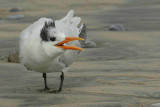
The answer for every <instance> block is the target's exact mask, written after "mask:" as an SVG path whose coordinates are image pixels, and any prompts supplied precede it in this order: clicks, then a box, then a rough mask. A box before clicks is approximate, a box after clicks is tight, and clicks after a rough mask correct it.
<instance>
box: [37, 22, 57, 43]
mask: <svg viewBox="0 0 160 107" xmlns="http://www.w3.org/2000/svg"><path fill="white" fill-rule="evenodd" d="M50 27H55V22H54V21H48V22H47V21H45V24H44V26H43V28H42V30H41V33H40V37H41V38H42V40H44V41H48V30H49V28H50Z"/></svg>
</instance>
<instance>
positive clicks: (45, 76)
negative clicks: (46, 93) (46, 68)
mask: <svg viewBox="0 0 160 107" xmlns="http://www.w3.org/2000/svg"><path fill="white" fill-rule="evenodd" d="M43 78H44V85H45V88H44V89H45V90H48V89H49V88H48V86H47V74H46V73H43Z"/></svg>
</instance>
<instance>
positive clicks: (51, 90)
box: [39, 88, 59, 93]
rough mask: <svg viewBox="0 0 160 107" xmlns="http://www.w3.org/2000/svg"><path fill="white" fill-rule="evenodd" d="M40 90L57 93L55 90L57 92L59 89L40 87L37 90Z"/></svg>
mask: <svg viewBox="0 0 160 107" xmlns="http://www.w3.org/2000/svg"><path fill="white" fill-rule="evenodd" d="M39 91H40V92H46V93H57V92H59V90H57V89H54V90H53V89H51V88H45V89H40V90H39Z"/></svg>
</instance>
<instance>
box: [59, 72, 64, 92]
mask: <svg viewBox="0 0 160 107" xmlns="http://www.w3.org/2000/svg"><path fill="white" fill-rule="evenodd" d="M60 78H61V83H60V86H59V90H58V92H61V91H62V87H63V80H64V73H63V72H62V74H61V76H60Z"/></svg>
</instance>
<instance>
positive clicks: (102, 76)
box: [0, 0, 160, 107]
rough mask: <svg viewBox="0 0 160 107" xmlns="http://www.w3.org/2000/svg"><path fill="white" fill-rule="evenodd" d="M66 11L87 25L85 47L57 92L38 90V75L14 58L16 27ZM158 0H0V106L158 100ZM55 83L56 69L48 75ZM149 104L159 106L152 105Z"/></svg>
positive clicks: (143, 106) (118, 106) (137, 104)
mask: <svg viewBox="0 0 160 107" xmlns="http://www.w3.org/2000/svg"><path fill="white" fill-rule="evenodd" d="M69 10H74V11H75V16H79V17H81V19H82V23H85V24H86V26H87V40H88V41H87V43H86V48H85V51H83V52H82V53H81V54H80V57H79V59H78V60H77V61H76V62H74V63H73V65H72V66H71V68H70V70H69V72H68V73H67V74H66V78H65V81H64V90H63V92H62V93H60V94H46V93H40V92H38V91H37V90H38V89H40V88H42V87H43V79H42V77H41V74H39V73H36V72H29V71H27V70H26V68H24V67H23V66H22V65H21V64H19V63H18V62H19V60H18V47H19V35H20V32H21V31H22V30H23V29H25V28H26V27H28V26H29V25H30V24H32V23H33V22H34V21H36V20H38V19H39V18H41V17H47V18H52V19H53V20H58V19H61V18H63V17H64V16H65V15H66V14H67V12H68V11H69ZM159 11H160V1H159V0H79V1H78V0H58V1H57V0H43V1H42V0H0V77H1V78H0V106H1V107H5V106H7V107H11V106H12V107H18V106H28V107H31V106H33V107H39V106H44V107H52V106H53V105H54V106H56V107H81V106H85V107H86V106H87V107H150V106H151V105H152V104H154V103H158V102H160V100H159V98H160V89H159V87H160V71H159V70H160V60H159V58H160V48H159V46H160V42H159V40H160V31H159V29H160V12H159ZM48 78H49V82H48V83H49V86H51V87H52V88H56V87H58V85H59V73H52V74H49V77H48ZM152 106H153V107H159V106H156V105H152Z"/></svg>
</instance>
